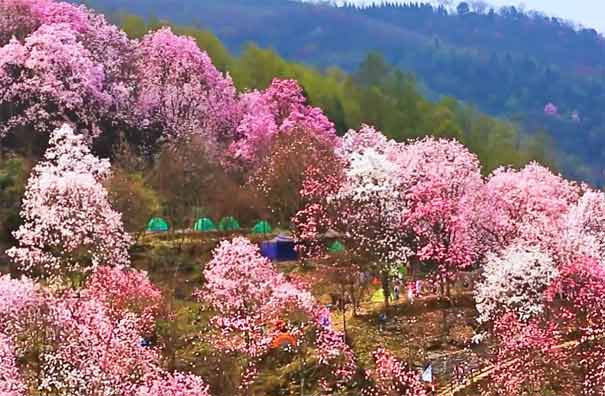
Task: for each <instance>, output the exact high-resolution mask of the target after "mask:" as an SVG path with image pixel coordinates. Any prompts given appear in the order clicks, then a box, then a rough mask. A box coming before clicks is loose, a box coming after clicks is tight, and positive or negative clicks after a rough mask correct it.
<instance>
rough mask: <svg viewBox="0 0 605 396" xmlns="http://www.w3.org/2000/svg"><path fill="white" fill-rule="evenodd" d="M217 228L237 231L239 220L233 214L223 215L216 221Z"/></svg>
mask: <svg viewBox="0 0 605 396" xmlns="http://www.w3.org/2000/svg"><path fill="white" fill-rule="evenodd" d="M218 229H219V230H221V231H223V232H225V231H237V230H239V229H240V225H239V222H238V221H237V220H236V219H235V217H233V216H227V217H223V218H222V219H221V221H220V222H219V223H218Z"/></svg>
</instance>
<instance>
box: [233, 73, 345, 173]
mask: <svg viewBox="0 0 605 396" xmlns="http://www.w3.org/2000/svg"><path fill="white" fill-rule="evenodd" d="M305 102H306V100H305V97H304V96H303V92H302V88H301V87H300V85H299V84H298V82H296V81H295V80H279V79H274V80H273V81H272V82H271V85H270V86H269V87H268V88H267V89H266V90H264V91H252V92H248V93H246V94H244V95H242V97H241V103H242V108H243V116H242V119H241V122H240V123H239V126H238V127H237V134H238V136H237V138H236V140H235V141H234V142H233V143H232V144H231V147H230V149H229V153H230V156H231V157H232V158H233V159H234V160H235V161H236V162H238V163H240V164H241V165H244V166H245V167H250V166H254V164H255V163H256V162H257V161H258V160H260V159H261V158H263V157H264V155H265V154H266V152H267V148H269V147H271V144H272V142H273V140H274V139H275V138H276V137H277V136H278V135H279V134H282V133H288V132H291V131H295V130H304V131H307V132H308V133H313V134H317V135H319V136H320V137H322V138H325V139H329V140H334V139H335V137H336V134H335V132H336V131H335V129H334V124H332V122H330V121H329V120H328V118H327V117H326V116H325V115H324V114H323V112H322V111H321V110H320V109H318V108H315V107H311V106H308V105H306V104H305Z"/></svg>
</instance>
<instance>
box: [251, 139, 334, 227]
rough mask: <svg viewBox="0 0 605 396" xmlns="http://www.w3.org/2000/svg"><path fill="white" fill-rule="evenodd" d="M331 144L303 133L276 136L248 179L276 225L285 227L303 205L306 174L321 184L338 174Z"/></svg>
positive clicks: (331, 140) (330, 141) (328, 140)
mask: <svg viewBox="0 0 605 396" xmlns="http://www.w3.org/2000/svg"><path fill="white" fill-rule="evenodd" d="M340 167H341V164H340V161H339V160H338V158H337V157H336V156H335V154H334V141H333V139H327V138H326V137H325V136H322V135H318V134H315V133H313V132H312V131H309V130H306V129H298V128H297V129H295V130H293V131H291V132H289V133H288V134H281V135H279V136H277V137H276V138H275V140H274V142H273V143H272V146H271V148H270V149H269V152H268V155H267V156H265V157H264V158H262V159H261V160H260V161H259V163H258V165H257V168H256V170H255V171H254V173H253V174H252V175H251V177H250V181H251V182H252V185H254V186H255V188H256V189H257V190H258V191H259V192H260V194H261V195H262V196H263V197H264V200H265V202H266V203H267V206H268V208H269V209H270V210H271V212H272V213H273V215H274V217H275V219H276V220H277V222H278V223H279V224H282V225H284V226H287V225H288V224H289V221H290V219H291V218H292V217H293V215H294V214H295V213H297V211H298V210H300V209H302V208H303V206H304V203H305V192H304V183H305V180H308V179H309V177H308V173H310V172H314V173H315V174H317V175H321V182H324V181H325V179H327V178H329V177H330V176H333V175H335V174H337V173H338V172H339V168H340Z"/></svg>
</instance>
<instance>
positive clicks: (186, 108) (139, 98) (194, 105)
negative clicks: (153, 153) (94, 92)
mask: <svg viewBox="0 0 605 396" xmlns="http://www.w3.org/2000/svg"><path fill="white" fill-rule="evenodd" d="M135 79H136V82H135V100H136V104H135V119H136V122H137V125H140V126H142V127H143V128H147V129H150V130H152V131H154V130H157V131H159V132H160V133H161V134H162V135H163V137H164V138H165V139H168V140H174V139H182V138H184V139H188V138H190V137H191V134H195V135H198V136H202V137H203V138H204V139H205V140H207V141H208V142H209V145H210V148H212V147H213V146H212V145H214V144H217V143H219V141H220V140H221V139H225V137H226V136H228V135H229V134H232V133H233V132H234V131H235V128H236V126H237V123H238V122H239V110H238V102H237V100H236V92H235V87H234V86H233V82H232V81H231V78H230V77H229V76H226V77H225V76H223V75H222V74H221V73H220V72H219V71H218V70H217V69H216V68H215V67H214V65H213V64H212V61H211V59H210V57H209V56H208V54H207V53H206V52H203V51H201V50H200V48H199V47H198V45H197V44H196V43H195V41H194V40H193V39H192V38H190V37H181V36H177V35H175V34H173V33H172V31H171V30H170V28H162V29H160V30H157V31H155V32H152V33H149V34H147V35H146V36H145V37H143V39H142V40H141V41H140V42H139V44H138V46H137V48H136V51H135Z"/></svg>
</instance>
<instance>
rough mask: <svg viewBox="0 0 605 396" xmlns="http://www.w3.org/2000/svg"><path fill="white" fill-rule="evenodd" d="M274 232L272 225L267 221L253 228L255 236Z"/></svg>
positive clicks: (262, 221)
mask: <svg viewBox="0 0 605 396" xmlns="http://www.w3.org/2000/svg"><path fill="white" fill-rule="evenodd" d="M271 231H273V229H272V228H271V224H269V222H267V221H265V220H261V221H259V222H258V223H256V224H255V225H254V227H252V233H253V234H269V233H271Z"/></svg>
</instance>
